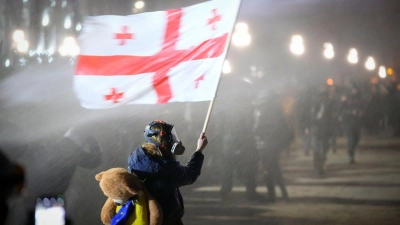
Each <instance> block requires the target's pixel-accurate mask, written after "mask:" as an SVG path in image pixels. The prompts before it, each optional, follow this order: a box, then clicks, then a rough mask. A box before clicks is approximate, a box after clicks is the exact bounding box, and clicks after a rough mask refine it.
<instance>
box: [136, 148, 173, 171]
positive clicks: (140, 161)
mask: <svg viewBox="0 0 400 225" xmlns="http://www.w3.org/2000/svg"><path fill="white" fill-rule="evenodd" d="M177 164H179V162H178V161H175V160H166V159H164V158H162V157H158V156H151V155H149V154H147V153H146V150H144V149H143V148H142V147H139V148H138V149H136V150H135V151H134V152H132V154H131V155H130V156H129V158H128V170H129V171H130V172H131V173H134V174H136V175H138V176H139V177H141V178H144V177H147V178H150V177H155V176H158V175H162V174H163V173H168V172H170V170H173V169H174V168H175V167H176V166H177Z"/></svg>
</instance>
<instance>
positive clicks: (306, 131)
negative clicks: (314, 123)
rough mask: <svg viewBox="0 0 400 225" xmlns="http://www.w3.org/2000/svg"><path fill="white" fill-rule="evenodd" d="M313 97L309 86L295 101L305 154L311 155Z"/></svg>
mask: <svg viewBox="0 0 400 225" xmlns="http://www.w3.org/2000/svg"><path fill="white" fill-rule="evenodd" d="M311 97H312V92H311V91H310V89H309V88H306V89H305V90H302V91H301V92H300V93H299V95H298V98H297V100H296V103H295V113H296V119H297V124H298V131H299V134H300V137H301V139H302V144H303V152H304V155H309V154H310V149H311V134H310V129H311V116H310V110H311V101H310V99H311Z"/></svg>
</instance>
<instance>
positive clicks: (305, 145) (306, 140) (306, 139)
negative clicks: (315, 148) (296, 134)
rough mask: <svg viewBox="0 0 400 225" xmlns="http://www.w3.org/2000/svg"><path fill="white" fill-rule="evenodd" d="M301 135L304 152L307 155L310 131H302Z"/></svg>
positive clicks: (309, 145)
mask: <svg viewBox="0 0 400 225" xmlns="http://www.w3.org/2000/svg"><path fill="white" fill-rule="evenodd" d="M301 137H302V141H303V151H304V154H305V155H308V154H309V153H310V147H311V135H310V133H305V132H303V134H302V136H301Z"/></svg>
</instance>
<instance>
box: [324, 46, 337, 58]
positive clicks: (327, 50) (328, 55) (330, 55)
mask: <svg viewBox="0 0 400 225" xmlns="http://www.w3.org/2000/svg"><path fill="white" fill-rule="evenodd" d="M324 48H325V50H324V56H325V58H327V59H332V58H333V57H334V56H335V52H334V51H333V45H332V44H331V43H325V44H324Z"/></svg>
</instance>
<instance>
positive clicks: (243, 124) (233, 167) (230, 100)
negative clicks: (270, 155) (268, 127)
mask: <svg viewBox="0 0 400 225" xmlns="http://www.w3.org/2000/svg"><path fill="white" fill-rule="evenodd" d="M252 88H253V86H252V85H251V83H248V82H246V81H244V80H242V79H240V78H237V77H227V78H224V79H222V80H221V87H220V94H219V95H218V98H217V102H216V108H217V109H216V110H217V111H218V113H217V115H216V117H218V124H219V126H220V127H219V128H220V129H221V131H222V132H221V136H220V137H221V140H222V143H221V153H222V154H221V156H220V157H221V160H220V180H221V189H220V196H221V199H222V200H228V199H229V195H230V193H231V191H232V188H233V184H234V182H235V181H242V182H243V183H244V185H245V187H246V197H247V199H248V200H250V201H258V200H260V199H261V196H260V195H258V194H257V193H256V175H257V169H258V157H257V151H256V149H255V145H254V140H253V131H252V129H253V127H254V110H253V105H252V103H251V100H252V96H251V91H252V90H251V89H252Z"/></svg>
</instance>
